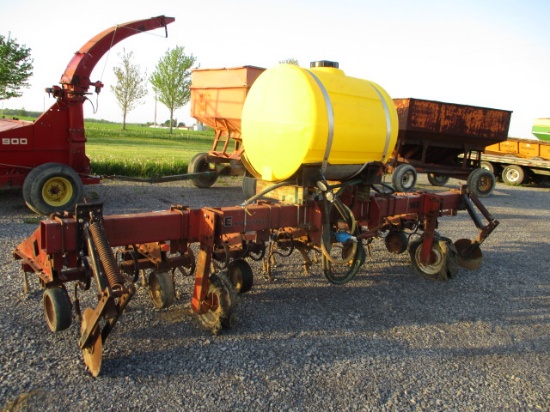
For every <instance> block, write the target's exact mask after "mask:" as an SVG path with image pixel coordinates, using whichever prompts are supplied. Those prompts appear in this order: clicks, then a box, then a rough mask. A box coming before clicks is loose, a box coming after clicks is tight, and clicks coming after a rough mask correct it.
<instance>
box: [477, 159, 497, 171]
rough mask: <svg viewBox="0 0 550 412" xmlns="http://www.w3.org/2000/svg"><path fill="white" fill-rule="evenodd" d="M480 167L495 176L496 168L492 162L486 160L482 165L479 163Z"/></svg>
mask: <svg viewBox="0 0 550 412" xmlns="http://www.w3.org/2000/svg"><path fill="white" fill-rule="evenodd" d="M479 167H481V168H483V169H485V170H488V171H489V172H491V173H492V174H495V167H494V166H493V164H492V163H491V162H488V161H486V160H482V161H481V162H480V163H479Z"/></svg>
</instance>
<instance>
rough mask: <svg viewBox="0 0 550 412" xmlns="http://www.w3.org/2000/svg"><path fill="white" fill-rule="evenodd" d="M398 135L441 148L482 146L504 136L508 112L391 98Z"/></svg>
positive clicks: (505, 136)
mask: <svg viewBox="0 0 550 412" xmlns="http://www.w3.org/2000/svg"><path fill="white" fill-rule="evenodd" d="M393 101H394V103H395V106H396V109H397V115H398V117H399V138H400V139H404V140H406V141H412V142H417V141H419V140H422V141H428V142H430V143H432V144H438V145H440V146H441V147H455V146H457V147H471V148H472V149H475V150H484V148H485V147H486V146H489V145H492V144H495V143H498V142H502V141H504V140H506V139H507V138H508V129H509V127H510V118H511V116H512V112H511V111H507V110H498V109H490V108H487V107H477V106H467V105H461V104H454V103H444V102H437V101H431V100H420V99H412V98H409V99H393Z"/></svg>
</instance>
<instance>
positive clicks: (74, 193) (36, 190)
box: [26, 163, 83, 215]
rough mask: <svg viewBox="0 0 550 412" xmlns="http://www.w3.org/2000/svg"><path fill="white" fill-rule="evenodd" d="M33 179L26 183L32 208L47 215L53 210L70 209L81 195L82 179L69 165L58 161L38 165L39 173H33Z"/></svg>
mask: <svg viewBox="0 0 550 412" xmlns="http://www.w3.org/2000/svg"><path fill="white" fill-rule="evenodd" d="M33 177H34V180H33V181H32V183H29V184H30V188H29V187H28V185H27V189H26V191H27V196H29V199H30V201H29V202H27V203H30V205H31V206H32V209H33V210H34V211H35V212H38V213H42V214H44V215H49V214H51V213H54V212H62V211H64V210H71V209H73V208H74V206H75V205H76V203H77V202H78V201H80V199H81V197H82V191H83V186H82V181H81V180H80V177H78V174H77V173H76V172H75V171H74V170H73V169H72V168H71V167H69V166H67V165H63V164H60V163H47V164H44V165H42V166H40V173H36V174H33Z"/></svg>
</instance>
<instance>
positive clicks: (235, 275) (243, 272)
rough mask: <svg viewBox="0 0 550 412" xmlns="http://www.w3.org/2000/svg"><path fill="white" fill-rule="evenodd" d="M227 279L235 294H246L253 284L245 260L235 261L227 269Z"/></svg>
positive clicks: (252, 276) (252, 277) (249, 269)
mask: <svg viewBox="0 0 550 412" xmlns="http://www.w3.org/2000/svg"><path fill="white" fill-rule="evenodd" d="M227 277H228V278H229V280H230V281H231V284H232V285H233V287H234V288H235V292H237V293H246V292H248V291H249V290H250V289H252V286H253V284H254V274H253V272H252V268H251V267H250V265H249V264H248V262H247V261H246V260H243V259H237V260H234V261H232V262H231V263H230V264H229V266H228V267H227Z"/></svg>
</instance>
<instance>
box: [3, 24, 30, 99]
mask: <svg viewBox="0 0 550 412" xmlns="http://www.w3.org/2000/svg"><path fill="white" fill-rule="evenodd" d="M32 63H33V59H31V49H30V48H27V47H25V45H23V46H21V45H19V44H18V43H17V42H16V41H15V39H13V40H12V39H10V38H9V36H8V38H7V39H6V38H5V37H4V36H2V35H1V34H0V100H7V99H10V98H12V97H19V96H21V95H22V92H21V91H20V89H21V88H23V87H29V83H27V80H28V78H29V77H31V76H32V69H33V66H32Z"/></svg>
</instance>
